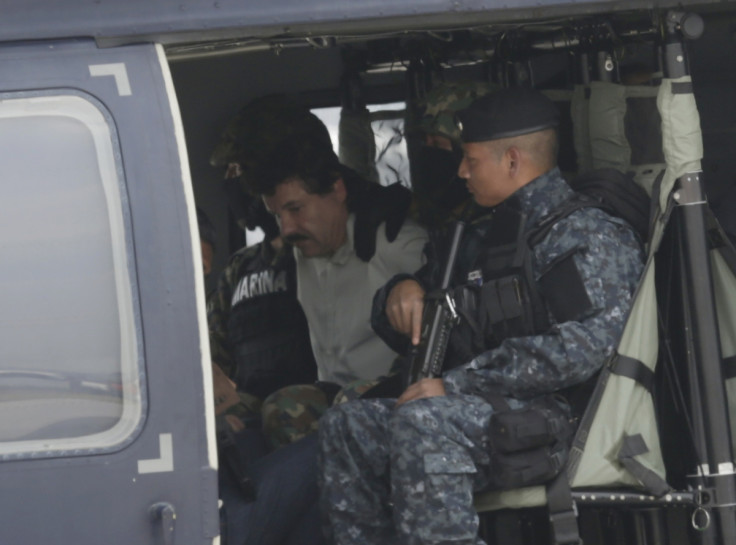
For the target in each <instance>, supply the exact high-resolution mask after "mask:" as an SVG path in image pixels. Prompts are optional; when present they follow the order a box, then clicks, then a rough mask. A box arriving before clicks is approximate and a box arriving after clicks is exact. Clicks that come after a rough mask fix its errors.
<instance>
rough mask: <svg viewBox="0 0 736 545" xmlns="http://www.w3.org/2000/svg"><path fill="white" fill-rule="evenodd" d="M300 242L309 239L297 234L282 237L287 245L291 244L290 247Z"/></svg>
mask: <svg viewBox="0 0 736 545" xmlns="http://www.w3.org/2000/svg"><path fill="white" fill-rule="evenodd" d="M301 240H309V237H308V236H306V235H300V234H298V233H295V234H293V235H288V236H285V237H284V242H286V243H287V244H292V245H293V244H295V243H297V242H299V241H301Z"/></svg>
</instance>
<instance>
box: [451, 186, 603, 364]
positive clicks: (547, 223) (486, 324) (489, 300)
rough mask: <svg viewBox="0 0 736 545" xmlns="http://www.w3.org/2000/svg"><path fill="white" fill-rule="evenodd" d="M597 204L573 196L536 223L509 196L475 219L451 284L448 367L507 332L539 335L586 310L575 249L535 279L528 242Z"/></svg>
mask: <svg viewBox="0 0 736 545" xmlns="http://www.w3.org/2000/svg"><path fill="white" fill-rule="evenodd" d="M589 206H596V203H593V202H589V201H579V202H578V200H577V198H573V199H571V200H569V201H566V202H565V203H564V204H563V205H561V206H560V207H558V209H556V210H553V211H552V212H551V213H550V214H549V215H548V216H547V217H546V218H544V219H543V220H542V221H541V222H540V223H539V224H538V225H537V226H535V228H534V229H531V230H529V231H527V230H526V215H525V214H523V213H521V212H519V211H518V209H517V208H516V206H515V203H514V202H513V201H511V202H509V203H508V204H505V205H502V206H500V207H498V208H497V209H496V210H495V211H494V213H493V214H494V217H493V218H492V219H491V220H489V221H480V222H476V223H474V224H472V225H471V226H470V229H469V231H468V234H467V235H466V238H465V240H464V244H463V252H462V256H461V257H459V259H458V264H457V266H456V269H455V273H454V275H453V280H454V281H453V282H452V285H454V286H456V287H455V288H454V289H453V292H454V299H455V304H456V307H457V312H458V314H459V315H460V317H461V318H460V321H459V323H458V325H457V326H456V327H455V328H454V329H453V332H452V336H451V340H450V345H449V347H448V355H447V358H446V360H445V369H449V368H452V367H455V366H457V365H462V364H464V363H467V362H468V361H470V360H472V359H473V358H474V357H475V356H477V355H478V354H480V353H482V352H485V351H487V350H492V349H493V348H496V347H497V346H499V345H500V344H501V342H503V341H504V340H505V339H508V338H512V337H525V336H530V335H539V334H542V333H544V332H545V331H547V330H548V329H549V328H550V326H551V324H550V320H549V317H550V315H551V316H552V317H554V319H555V320H556V321H557V322H558V323H561V322H565V321H568V320H576V319H578V318H580V317H582V316H584V315H585V314H586V313H587V312H588V311H590V310H591V308H592V304H591V302H590V300H589V299H588V295H587V292H586V290H585V286H584V284H583V281H582V279H581V278H580V274H579V272H578V270H577V266H576V265H575V263H574V261H573V256H574V253H575V252H571V253H568V254H565V255H562V256H560V257H559V258H558V259H556V260H555V261H554V262H553V263H552V264H551V265H550V266H549V267H548V268H547V270H545V271H543V274H542V275H541V277H540V278H539V279H536V278H535V277H534V271H533V270H532V249H533V248H534V246H536V244H538V243H539V242H540V241H541V240H542V239H543V238H544V237H545V236H546V234H547V233H548V232H549V229H550V228H551V227H552V226H553V225H554V224H555V223H557V222H558V221H559V220H561V219H562V218H564V217H566V216H568V215H569V214H571V213H572V212H574V211H575V210H578V209H580V208H583V207H589Z"/></svg>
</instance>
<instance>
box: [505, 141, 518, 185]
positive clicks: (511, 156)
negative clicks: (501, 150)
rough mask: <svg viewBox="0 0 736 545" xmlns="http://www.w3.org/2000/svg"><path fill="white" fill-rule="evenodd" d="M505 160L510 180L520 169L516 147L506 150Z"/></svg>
mask: <svg viewBox="0 0 736 545" xmlns="http://www.w3.org/2000/svg"><path fill="white" fill-rule="evenodd" d="M506 160H507V161H508V163H507V165H508V172H509V176H511V177H512V178H514V177H516V176H517V175H518V174H519V170H520V169H521V152H520V151H519V148H517V147H516V146H511V147H510V148H508V149H507V150H506Z"/></svg>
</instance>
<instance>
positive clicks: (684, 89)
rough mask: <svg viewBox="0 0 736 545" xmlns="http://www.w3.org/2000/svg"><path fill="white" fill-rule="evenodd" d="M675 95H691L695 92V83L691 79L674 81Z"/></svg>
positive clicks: (673, 89) (673, 92)
mask: <svg viewBox="0 0 736 545" xmlns="http://www.w3.org/2000/svg"><path fill="white" fill-rule="evenodd" d="M672 94H673V95H691V94H693V83H692V82H691V81H673V82H672Z"/></svg>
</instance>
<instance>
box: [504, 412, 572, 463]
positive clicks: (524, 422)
mask: <svg viewBox="0 0 736 545" xmlns="http://www.w3.org/2000/svg"><path fill="white" fill-rule="evenodd" d="M573 431H574V427H573V425H572V423H571V418H570V416H569V415H568V414H565V413H564V412H563V411H561V410H555V409H553V408H551V407H544V406H530V407H525V408H523V409H518V410H510V411H505V412H500V413H495V414H493V416H491V423H490V434H491V444H492V446H493V449H494V450H496V451H498V452H499V453H503V454H511V453H514V452H519V451H525V450H528V449H534V448H538V447H543V446H547V445H551V444H552V443H554V442H555V441H562V442H563V443H567V442H568V441H569V440H570V439H571V438H572V435H573Z"/></svg>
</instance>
